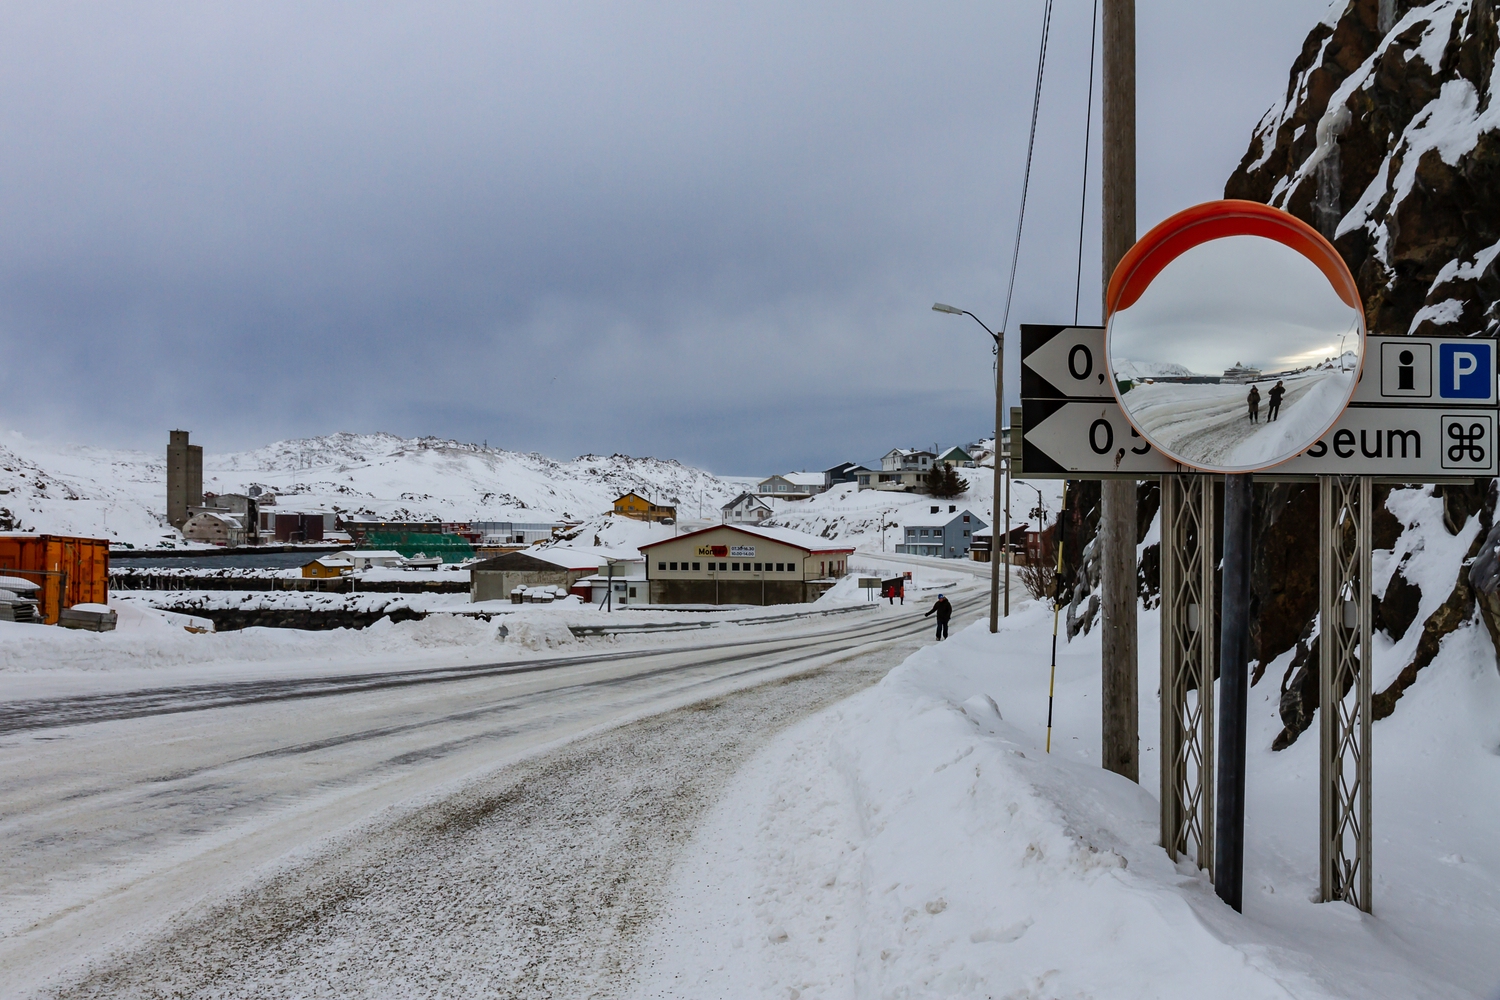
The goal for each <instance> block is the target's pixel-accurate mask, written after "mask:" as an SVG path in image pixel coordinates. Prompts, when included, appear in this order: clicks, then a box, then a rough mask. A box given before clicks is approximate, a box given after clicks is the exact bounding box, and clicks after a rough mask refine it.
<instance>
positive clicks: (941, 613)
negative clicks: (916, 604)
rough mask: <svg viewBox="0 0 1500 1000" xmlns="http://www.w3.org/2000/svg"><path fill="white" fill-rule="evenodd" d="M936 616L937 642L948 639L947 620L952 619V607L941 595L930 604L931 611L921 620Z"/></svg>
mask: <svg viewBox="0 0 1500 1000" xmlns="http://www.w3.org/2000/svg"><path fill="white" fill-rule="evenodd" d="M933 615H937V638H938V641H939V642H942V641H943V640H944V639H946V638H948V619H949V618H952V617H953V605H951V604H949V603H948V598H946V597H944V596H943V595H942V594H939V595H938V599H937V600H936V601H934V602H933V603H932V609H931V610H930V611H928V612H927V613H926V614H925V615H923V616H922V617H923V618H931V617H932V616H933Z"/></svg>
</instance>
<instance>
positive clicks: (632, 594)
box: [630, 587, 635, 597]
mask: <svg viewBox="0 0 1500 1000" xmlns="http://www.w3.org/2000/svg"><path fill="white" fill-rule="evenodd" d="M630 596H631V597H634V596H635V588H634V587H631V588H630Z"/></svg>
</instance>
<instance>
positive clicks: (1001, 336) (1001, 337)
mask: <svg viewBox="0 0 1500 1000" xmlns="http://www.w3.org/2000/svg"><path fill="white" fill-rule="evenodd" d="M932 311H933V312H940V313H949V314H951V315H954V316H967V317H969V318H970V319H972V320H973V321H974V322H976V323H978V324H979V325H980V326H982V327H984V332H985V333H987V334H989V335H990V339H991V340H993V341H994V342H995V503H994V506H993V508H992V509H991V512H990V513H991V516H992V518H993V520H994V521H995V524H994V525H992V526H991V528H990V532H991V535H990V537H991V538H992V539H997V538H999V537H1000V524H999V521H1000V504H1001V503H1002V502H1003V503H1005V505H1006V509H1005V519H1006V527H1007V532H1006V535H1005V536H1004V537H1005V543H1004V551H1005V614H1006V616H1007V617H1008V616H1009V615H1010V534H1009V530H1008V529H1009V522H1010V503H1009V499H1010V498H1009V491H1008V490H1003V489H1002V486H1003V485H1004V481H1003V480H1002V477H1003V476H1004V470H1003V469H1002V464H1001V460H1000V434H1001V431H1002V430H1003V429H1004V427H1005V420H1004V416H1003V412H1004V411H1003V410H1002V406H1003V405H1004V398H1005V331H1004V330H1001V331H1000V332H999V333H996V332H995V331H994V330H991V329H990V328H989V327H987V326H985V325H984V320H982V319H980V318H979V317H978V316H975V315H974V314H973V313H971V312H969V310H967V309H955V308H954V307H953V306H950V305H944V304H943V303H941V302H934V303H933V304H932ZM1002 494H1004V500H1002V498H1001V497H1002ZM990 631H991V632H998V631H1000V553H999V552H997V551H996V546H995V545H993V544H991V545H990Z"/></svg>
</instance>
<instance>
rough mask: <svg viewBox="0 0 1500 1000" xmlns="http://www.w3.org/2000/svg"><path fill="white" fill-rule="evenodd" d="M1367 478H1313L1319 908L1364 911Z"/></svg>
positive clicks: (1367, 890)
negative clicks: (1346, 906) (1336, 904)
mask: <svg viewBox="0 0 1500 1000" xmlns="http://www.w3.org/2000/svg"><path fill="white" fill-rule="evenodd" d="M1373 492H1374V491H1373V477H1371V476H1320V477H1319V491H1318V493H1319V497H1318V499H1319V504H1318V506H1319V515H1320V516H1319V522H1320V523H1319V525H1318V535H1319V549H1320V550H1321V553H1320V565H1319V573H1318V589H1319V591H1320V593H1319V602H1318V605H1319V606H1318V615H1319V620H1320V625H1321V631H1320V642H1319V643H1318V645H1319V647H1320V649H1319V654H1320V655H1319V661H1318V675H1319V687H1320V698H1319V712H1318V715H1319V717H1320V718H1319V729H1320V739H1319V754H1318V787H1319V793H1318V799H1319V822H1318V832H1319V837H1318V868H1319V885H1320V888H1321V891H1322V898H1323V901H1324V902H1330V901H1332V900H1335V899H1339V900H1343V901H1344V902H1347V903H1351V904H1353V905H1354V906H1356V907H1358V908H1359V909H1361V910H1363V911H1364V912H1366V913H1369V912H1371V908H1372V902H1373V900H1372V892H1373V889H1372V883H1373V869H1372V867H1371V858H1370V848H1371V842H1372V839H1373V837H1372V834H1371V828H1370V818H1371V817H1370V814H1371V798H1370V771H1371V762H1370V725H1371V698H1372V691H1371V688H1372V679H1371V673H1372V670H1373V664H1372V663H1371V657H1370V652H1371V648H1372V647H1371V645H1370V613H1371V594H1370V582H1371V571H1370V559H1371V539H1372V534H1371V525H1372V522H1373V520H1374V513H1375V511H1374V507H1373V499H1372V496H1373Z"/></svg>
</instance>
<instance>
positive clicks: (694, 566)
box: [683, 563, 698, 569]
mask: <svg viewBox="0 0 1500 1000" xmlns="http://www.w3.org/2000/svg"><path fill="white" fill-rule="evenodd" d="M683 565H684V566H686V565H687V563H683ZM697 568H698V564H697V563H693V569H697Z"/></svg>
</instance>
